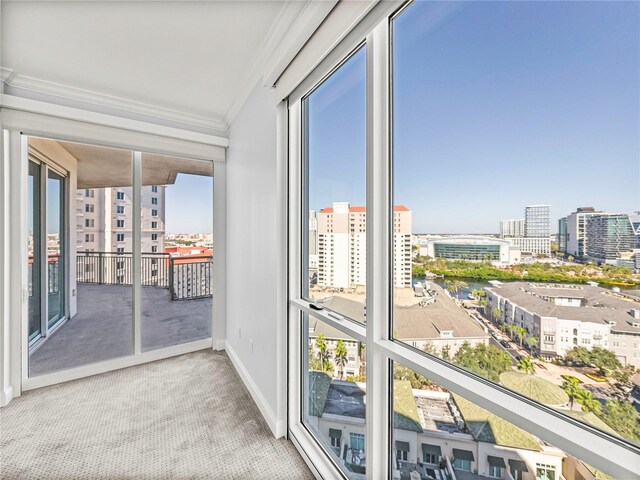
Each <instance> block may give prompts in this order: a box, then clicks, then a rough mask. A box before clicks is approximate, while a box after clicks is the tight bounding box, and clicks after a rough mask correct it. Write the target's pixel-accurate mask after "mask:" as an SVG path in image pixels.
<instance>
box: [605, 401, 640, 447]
mask: <svg viewBox="0 0 640 480" xmlns="http://www.w3.org/2000/svg"><path fill="white" fill-rule="evenodd" d="M600 418H602V420H603V421H604V422H605V423H606V424H607V425H609V426H610V427H611V428H612V429H613V430H615V431H616V432H617V433H619V434H620V435H622V436H623V437H625V438H627V439H629V440H632V441H634V442H639V441H640V417H639V416H638V412H637V411H636V409H635V408H634V407H633V404H631V403H630V402H626V401H622V402H621V401H619V400H607V402H606V403H605V404H604V409H603V410H602V412H601V414H600Z"/></svg>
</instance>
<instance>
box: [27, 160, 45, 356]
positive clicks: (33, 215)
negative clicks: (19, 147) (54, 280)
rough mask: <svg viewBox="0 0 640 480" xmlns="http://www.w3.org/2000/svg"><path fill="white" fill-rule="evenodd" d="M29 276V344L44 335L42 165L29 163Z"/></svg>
mask: <svg viewBox="0 0 640 480" xmlns="http://www.w3.org/2000/svg"><path fill="white" fill-rule="evenodd" d="M27 191H28V193H27V195H28V211H27V216H28V218H27V223H28V226H27V228H28V233H27V252H28V264H27V275H28V279H29V344H31V343H33V342H35V341H36V340H37V339H38V338H40V336H41V335H42V328H41V325H42V322H41V308H40V302H41V291H42V289H41V288H40V287H41V274H40V273H41V268H40V267H41V255H40V164H38V163H35V162H29V176H28V178H27Z"/></svg>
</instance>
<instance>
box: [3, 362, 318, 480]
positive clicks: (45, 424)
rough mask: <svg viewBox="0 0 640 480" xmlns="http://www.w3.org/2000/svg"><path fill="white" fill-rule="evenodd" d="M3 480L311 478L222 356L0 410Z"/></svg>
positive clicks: (63, 389) (62, 388)
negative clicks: (272, 432) (275, 435)
mask: <svg viewBox="0 0 640 480" xmlns="http://www.w3.org/2000/svg"><path fill="white" fill-rule="evenodd" d="M0 424H1V425H2V435H1V436H0V465H2V467H1V472H0V478H6V479H22V480H30V479H49V480H54V479H55V480H58V479H60V480H62V479H69V478H74V479H120V480H124V479H146V480H156V479H204V478H215V479H254V478H255V479H258V478H260V479H274V480H277V479H300V480H305V479H312V478H313V477H312V475H311V473H310V472H309V470H308V468H307V466H306V464H305V463H304V461H303V460H302V458H301V457H300V455H299V454H298V452H297V451H296V449H295V448H294V447H293V445H292V444H291V443H290V442H289V441H287V440H284V439H279V440H276V439H275V438H273V436H272V435H271V432H270V430H269V428H268V427H267V425H266V423H265V421H264V419H263V418H262V416H261V415H260V412H259V410H258V407H257V406H256V405H255V403H254V402H253V400H252V398H251V396H250V395H249V393H248V392H247V390H246V389H245V388H244V385H243V384H242V382H241V380H240V378H239V377H238V375H237V373H236V372H235V370H234V368H233V366H232V364H231V362H230V360H229V358H228V357H227V355H226V354H225V353H224V352H213V351H211V350H203V351H200V352H195V353H191V354H188V355H181V356H179V357H174V358H170V359H167V360H161V361H157V362H152V363H147V364H145V365H139V366H135V367H131V368H126V369H122V370H117V371H114V372H109V373H105V374H102V375H95V376H93V377H88V378H83V379H81V380H76V381H73V382H67V383H64V384H59V385H55V386H52V387H45V388H41V389H38V390H33V391H30V392H26V393H25V394H24V395H23V396H21V397H19V398H16V399H14V400H13V401H12V402H11V403H9V405H7V406H6V407H4V408H2V409H0Z"/></svg>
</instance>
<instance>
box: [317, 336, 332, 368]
mask: <svg viewBox="0 0 640 480" xmlns="http://www.w3.org/2000/svg"><path fill="white" fill-rule="evenodd" d="M316 348H317V349H318V358H319V359H320V365H321V366H322V371H323V372H326V371H327V370H329V368H331V363H330V362H329V357H330V356H331V353H330V352H329V350H328V349H327V339H326V337H325V336H324V335H323V334H322V333H321V334H320V335H318V336H317V337H316Z"/></svg>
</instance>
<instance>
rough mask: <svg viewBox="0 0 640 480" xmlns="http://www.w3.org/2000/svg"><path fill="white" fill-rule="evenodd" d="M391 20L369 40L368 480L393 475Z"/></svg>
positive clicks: (370, 36) (379, 26)
mask: <svg viewBox="0 0 640 480" xmlns="http://www.w3.org/2000/svg"><path fill="white" fill-rule="evenodd" d="M388 38H389V29H388V21H387V20H385V21H383V22H382V23H381V24H379V25H378V26H377V27H376V28H375V29H374V30H373V32H372V33H371V34H370V35H368V37H367V303H366V305H367V311H366V320H367V322H366V324H367V365H366V374H367V412H366V415H367V429H366V431H367V437H366V449H367V452H368V453H367V478H369V479H377V478H387V477H388V476H389V465H390V463H391V461H390V458H389V451H390V449H389V439H390V429H391V425H390V415H389V396H390V395H389V392H390V385H389V361H388V359H387V357H386V356H385V354H384V352H383V351H382V350H381V349H379V348H378V347H377V342H378V341H380V340H385V339H388V337H389V311H390V308H389V307H390V293H391V289H390V279H391V278H392V275H391V269H392V266H391V258H390V255H389V247H390V230H389V228H390V222H389V212H390V199H391V196H390V172H389V101H388V100H389V61H388V58H389V56H388Z"/></svg>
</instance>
